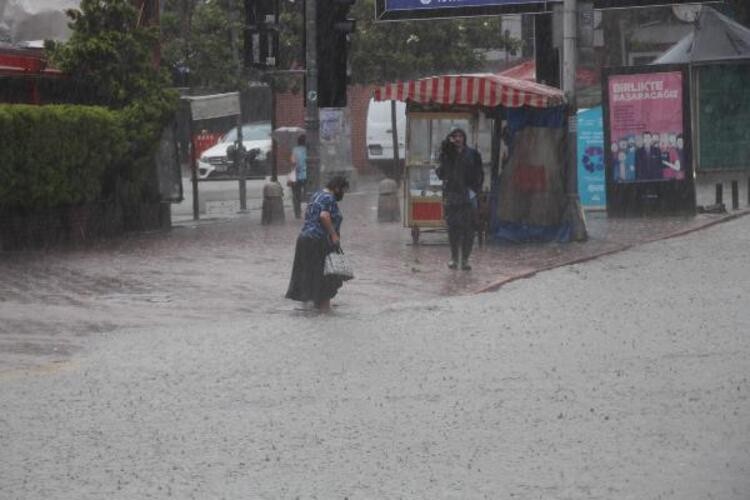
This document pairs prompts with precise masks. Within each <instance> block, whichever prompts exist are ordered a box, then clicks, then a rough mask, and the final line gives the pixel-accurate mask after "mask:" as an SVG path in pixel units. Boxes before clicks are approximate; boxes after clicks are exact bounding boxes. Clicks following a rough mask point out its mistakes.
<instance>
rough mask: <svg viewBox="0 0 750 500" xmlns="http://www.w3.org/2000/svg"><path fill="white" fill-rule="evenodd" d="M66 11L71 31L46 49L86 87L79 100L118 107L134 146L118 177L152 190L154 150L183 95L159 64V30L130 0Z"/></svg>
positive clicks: (91, 0) (136, 190)
mask: <svg viewBox="0 0 750 500" xmlns="http://www.w3.org/2000/svg"><path fill="white" fill-rule="evenodd" d="M66 14H67V15H68V17H70V19H71V20H72V22H71V23H70V27H71V29H72V35H71V37H70V39H69V40H68V41H67V42H65V43H56V42H51V41H48V42H46V44H45V48H46V50H47V53H48V55H49V57H50V59H51V61H52V62H53V64H54V65H55V66H56V67H58V68H60V69H61V70H62V71H63V72H65V73H66V74H67V75H69V76H70V78H71V79H72V80H74V81H75V82H76V84H77V86H78V87H79V88H82V89H85V90H86V91H85V92H80V93H79V103H81V104H91V105H101V106H106V107H108V108H110V109H114V110H117V111H118V112H119V114H120V118H121V121H122V125H123V128H124V130H125V133H126V134H127V139H128V143H129V145H130V151H129V154H128V155H126V157H124V158H123V159H122V160H121V163H120V165H118V167H119V171H118V172H116V176H115V177H117V178H119V179H121V180H125V181H128V190H129V192H130V193H133V194H134V196H138V195H140V194H144V193H147V192H148V191H149V188H151V187H155V186H152V180H153V179H152V175H153V172H154V169H153V155H154V152H155V149H156V146H157V145H158V142H159V139H160V137H161V133H162V131H163V130H164V127H165V126H166V124H167V123H168V122H169V121H170V120H171V119H172V117H173V116H174V112H175V109H176V106H177V97H178V96H177V93H176V92H174V91H173V90H172V89H171V88H170V83H169V79H168V78H167V76H166V74H165V73H164V72H162V71H160V70H159V69H158V68H157V67H156V65H155V63H154V54H155V49H156V48H157V47H158V42H159V38H158V31H157V29H155V28H149V27H143V26H139V25H138V12H137V11H136V10H135V8H134V7H133V6H132V5H131V3H130V2H129V0H81V3H80V6H79V8H78V9H70V10H68V11H66Z"/></svg>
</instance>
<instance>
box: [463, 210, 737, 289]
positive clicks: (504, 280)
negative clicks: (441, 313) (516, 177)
mask: <svg viewBox="0 0 750 500" xmlns="http://www.w3.org/2000/svg"><path fill="white" fill-rule="evenodd" d="M748 214H750V210H743V211H741V212H737V213H733V214H729V215H727V216H726V217H722V218H721V219H716V220H711V221H707V222H706V223H705V224H703V225H700V226H696V227H691V228H689V229H682V230H679V231H675V232H673V233H669V234H667V235H664V236H658V237H656V238H649V239H645V240H643V241H639V242H638V243H631V244H628V245H622V246H621V247H619V248H615V249H613V250H607V251H604V252H600V253H597V254H594V255H587V256H586V257H579V258H575V259H571V260H567V261H565V262H561V263H559V264H553V265H551V266H544V267H540V268H538V269H534V270H531V271H525V272H522V273H518V274H514V275H512V276H505V277H503V278H500V279H498V280H496V281H494V282H493V283H490V284H489V285H485V286H483V287H482V288H479V289H478V290H475V291H473V292H471V295H478V294H480V293H487V292H496V291H497V290H499V289H500V288H502V287H503V286H505V285H507V284H508V283H512V282H514V281H518V280H522V279H528V278H531V277H533V276H535V275H536V274H538V273H542V272H545V271H550V270H552V269H557V268H560V267H565V266H572V265H575V264H582V263H584V262H588V261H591V260H594V259H599V258H601V257H606V256H608V255H612V254H616V253H619V252H623V251H625V250H629V249H631V248H635V247H637V246H640V245H644V244H646V243H653V242H655V241H661V240H668V239H671V238H677V237H679V236H685V235H687V234H690V233H694V232H696V231H701V230H703V229H706V228H709V227H711V226H715V225H717V224H723V223H725V222H729V221H732V220H735V219H739V218H740V217H744V216H746V215H748Z"/></svg>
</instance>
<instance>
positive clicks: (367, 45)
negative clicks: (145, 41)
mask: <svg viewBox="0 0 750 500" xmlns="http://www.w3.org/2000/svg"><path fill="white" fill-rule="evenodd" d="M243 3H244V2H239V4H238V2H237V0H214V1H207V0H166V1H165V3H164V14H163V17H162V19H163V23H162V27H163V34H164V45H163V47H164V51H163V55H164V59H165V61H167V62H168V63H169V64H170V65H171V66H172V67H175V68H178V67H185V68H189V72H190V78H191V86H202V87H210V88H216V89H236V88H237V87H236V86H235V87H232V86H231V84H232V75H234V74H235V73H236V68H234V66H233V58H232V55H231V52H227V51H231V47H232V45H231V43H230V42H229V40H230V33H231V27H232V22H234V21H233V20H234V19H235V17H234V15H233V12H232V9H239V8H242V5H240V4H243ZM319 5H320V6H322V7H323V8H324V2H320V3H319ZM279 6H280V13H279V28H280V49H279V54H278V69H301V68H304V64H305V54H304V36H305V33H304V22H303V19H304V1H302V0H296V1H293V2H292V1H288V0H280V1H279ZM374 12H375V0H358V1H357V2H356V3H355V5H354V7H353V8H352V11H351V17H353V18H354V19H355V20H356V23H357V27H356V29H355V31H354V33H353V35H352V43H351V48H350V60H351V67H352V81H353V82H356V83H370V82H382V81H386V80H392V79H402V78H410V77H417V76H424V75H429V74H435V73H440V72H448V71H481V70H482V69H484V68H485V67H486V60H485V53H486V51H487V50H488V49H509V50H518V49H519V48H520V46H521V42H520V40H517V39H513V38H511V37H509V36H507V35H505V34H503V31H502V28H501V19H500V17H497V16H495V17H481V18H474V19H455V20H430V21H406V22H389V23H379V22H375V19H374ZM240 46H242V45H240ZM277 80H278V78H277ZM277 83H278V82H277Z"/></svg>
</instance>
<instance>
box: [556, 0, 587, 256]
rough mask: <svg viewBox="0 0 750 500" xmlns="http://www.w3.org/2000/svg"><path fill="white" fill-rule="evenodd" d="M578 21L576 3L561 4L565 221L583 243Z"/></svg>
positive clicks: (573, 237) (572, 232) (584, 233)
mask: <svg viewBox="0 0 750 500" xmlns="http://www.w3.org/2000/svg"><path fill="white" fill-rule="evenodd" d="M577 20H578V4H577V0H565V2H564V3H563V53H562V60H563V62H562V89H563V92H565V98H566V100H567V101H568V154H567V165H568V172H567V173H568V175H567V182H566V186H565V191H566V194H567V199H568V200H567V201H568V207H567V213H566V219H567V222H568V223H570V225H571V238H572V239H573V240H574V241H584V240H586V239H587V238H588V235H587V232H586V220H585V218H584V216H583V209H582V207H581V201H580V198H579V197H578V151H577V149H578V148H577V145H578V104H577V101H576V68H577V56H578V53H577V51H578V46H577Z"/></svg>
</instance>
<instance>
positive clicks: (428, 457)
mask: <svg viewBox="0 0 750 500" xmlns="http://www.w3.org/2000/svg"><path fill="white" fill-rule="evenodd" d="M375 199H376V198H374V197H373V196H372V194H371V193H370V194H368V193H367V192H363V193H360V194H356V193H353V194H352V195H350V196H348V197H347V198H346V199H345V200H344V202H343V203H342V210H343V211H344V216H345V222H344V226H343V244H344V248H345V249H347V251H348V253H349V254H350V255H351V257H352V260H353V261H354V265H355V269H356V272H357V273H358V277H357V279H355V280H354V281H352V282H350V283H347V284H346V285H345V286H344V288H343V289H342V290H341V292H340V296H339V297H337V300H335V303H337V304H338V305H337V307H335V310H334V314H333V315H331V316H317V315H314V314H312V313H310V312H308V311H305V310H301V309H300V308H299V305H298V304H296V303H293V302H290V301H287V300H285V299H283V293H284V291H285V287H286V284H287V280H288V273H289V269H290V262H291V257H292V252H293V242H294V238H295V237H296V233H297V230H298V225H297V224H296V222H295V221H293V220H287V223H286V224H285V225H283V226H261V225H260V224H259V223H258V221H257V220H255V219H254V217H255V215H257V214H253V213H251V214H248V215H247V216H244V215H243V216H241V217H237V218H232V219H230V220H224V221H213V222H209V221H206V222H200V223H197V224H193V223H184V224H183V223H180V225H179V226H177V227H175V228H174V229H173V230H172V231H170V232H167V233H163V232H157V233H151V234H143V235H133V236H131V237H130V238H127V239H122V240H118V241H115V242H107V243H99V244H97V245H95V246H94V247H92V248H87V249H77V250H76V249H73V250H66V251H50V252H46V253H36V254H33V255H21V254H8V255H4V259H3V263H2V272H3V274H2V276H3V279H2V282H1V283H2V285H1V287H0V291H1V295H2V301H1V302H0V317H2V318H3V321H2V323H1V326H0V342H2V369H1V370H0V415H2V418H0V449H2V450H3V452H2V453H0V469H2V470H3V471H4V473H3V474H2V475H1V476H0V496H2V497H3V498H24V499H37V498H38V499H42V498H79V499H83V498H102V497H107V498H123V499H129V498H147V497H151V498H269V499H270V498H342V499H343V498H350V499H355V498H576V499H582V498H591V499H594V498H616V499H631V498H632V499H642V498H674V499H680V500H682V499H698V498H722V499H738V500H740V499H745V498H747V497H748V495H750V481H749V480H748V478H750V451H749V450H750V446H748V442H747V436H750V420H749V419H748V417H747V415H748V414H750V400H748V395H749V393H750V383H749V381H748V373H750V340H749V339H748V338H747V335H746V330H747V328H746V327H747V325H748V324H750V315H749V314H750V313H749V312H748V308H747V307H746V303H747V294H748V285H747V283H748V282H750V266H748V263H747V259H746V255H745V249H746V248H747V247H748V244H749V243H750V218H747V217H741V218H739V219H737V220H734V221H729V222H726V223H722V224H718V225H716V226H714V227H710V228H707V229H703V230H700V231H697V232H693V233H690V234H688V235H685V236H681V237H677V238H672V239H668V240H664V241H659V242H655V243H650V244H643V245H637V246H634V247H632V248H631V249H629V250H626V251H624V252H621V253H617V254H614V255H610V256H606V257H601V258H599V259H596V260H593V261H587V262H584V263H582V264H578V265H570V266H566V267H561V268H558V269H554V270H551V271H548V272H540V273H537V274H535V275H533V276H531V278H530V279H525V280H520V281H511V282H509V283H507V284H506V285H505V286H503V287H502V288H500V289H499V290H498V291H496V292H493V293H485V294H479V295H476V294H474V293H473V292H475V291H478V290H481V289H482V288H484V287H487V286H489V285H491V284H493V283H497V282H498V280H499V279H502V277H503V276H526V275H528V270H529V269H531V270H533V269H538V268H542V269H543V268H544V267H549V266H551V265H552V264H555V263H559V262H563V260H561V259H567V260H576V259H578V260H580V259H582V258H584V259H585V258H586V257H587V256H588V255H589V254H595V253H596V252H600V253H601V252H607V251H610V250H611V249H616V248H624V247H627V246H630V245H633V244H635V243H636V242H637V239H634V238H636V236H637V237H638V238H640V239H641V241H642V240H643V239H646V238H647V237H648V238H651V237H655V236H657V235H659V234H661V235H663V234H668V233H671V232H678V231H684V230H686V229H689V228H690V227H692V226H691V225H696V224H699V223H706V222H707V221H706V220H702V219H700V218H696V219H693V220H689V221H686V220H683V221H679V220H670V219H664V220H662V221H660V222H659V223H657V224H654V225H652V226H650V230H649V231H648V234H646V235H644V234H643V228H644V227H645V228H649V226H648V225H644V224H641V225H640V226H636V225H634V224H631V225H628V223H627V221H622V222H620V223H619V224H621V226H620V227H619V229H618V228H617V226H616V224H614V223H613V224H610V225H606V224H600V225H599V226H597V220H598V219H593V218H592V219H593V220H590V232H591V234H592V240H591V241H590V242H588V243H584V244H570V245H557V244H549V245H540V246H519V247H485V248H484V249H481V250H478V251H477V254H476V259H475V260H474V264H475V265H474V270H473V271H471V272H468V273H467V272H461V271H450V270H448V269H447V268H446V267H445V261H446V254H447V251H448V249H447V246H446V245H445V244H444V242H441V238H443V237H444V236H442V235H440V234H434V235H426V236H425V240H426V241H425V243H426V244H424V245H421V246H419V247H414V246H412V245H411V244H410V243H411V241H410V236H409V234H408V230H406V229H404V228H402V227H401V226H400V225H399V224H385V225H383V224H380V225H378V224H377V223H375V222H373V220H374V218H375V217H374V207H375V206H376V203H374V202H373V200H375ZM287 216H288V217H289V213H287ZM639 224H640V223H639ZM660 224H661V225H660ZM636 227H640V228H641V230H640V231H639V230H636ZM659 231H661V233H659ZM613 232H614V233H616V234H612V233H613ZM638 235H640V236H638Z"/></svg>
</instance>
